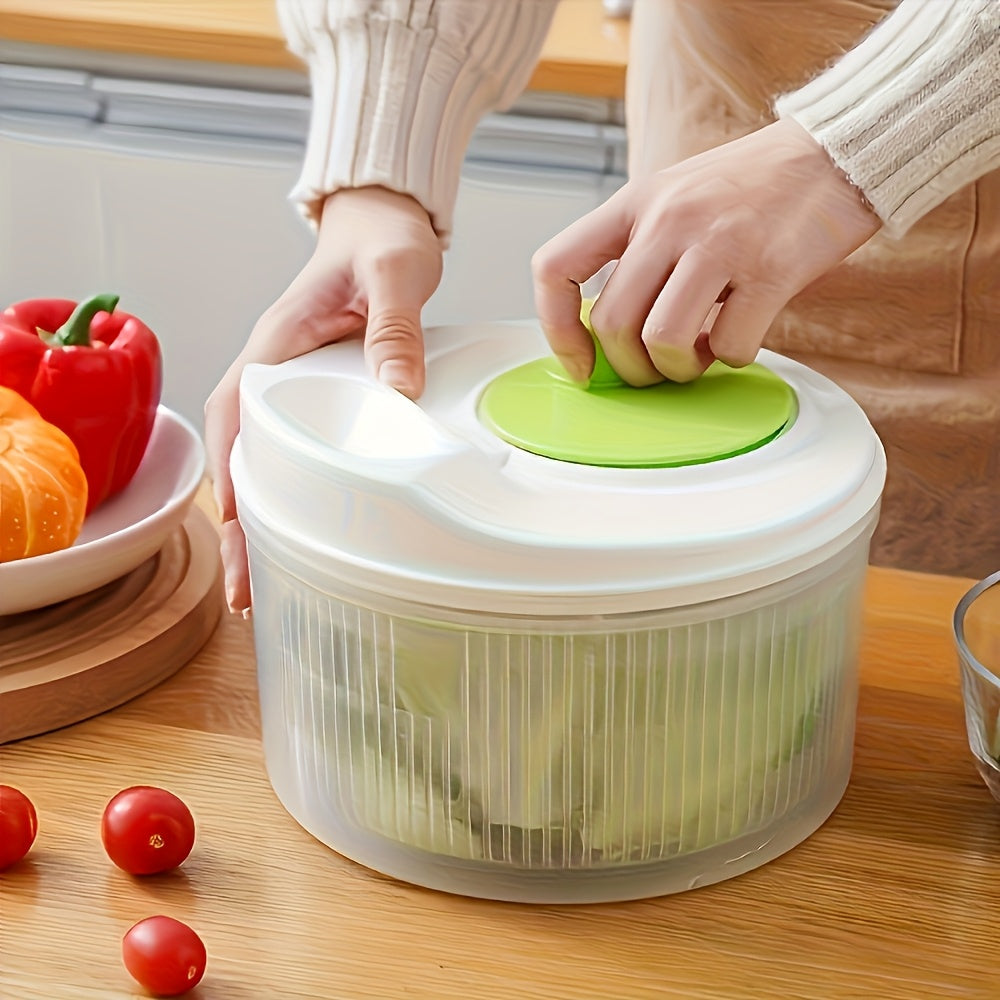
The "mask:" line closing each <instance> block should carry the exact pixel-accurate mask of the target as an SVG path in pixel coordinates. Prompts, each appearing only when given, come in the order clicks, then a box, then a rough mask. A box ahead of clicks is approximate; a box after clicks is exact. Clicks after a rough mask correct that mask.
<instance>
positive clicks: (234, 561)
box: [205, 285, 364, 612]
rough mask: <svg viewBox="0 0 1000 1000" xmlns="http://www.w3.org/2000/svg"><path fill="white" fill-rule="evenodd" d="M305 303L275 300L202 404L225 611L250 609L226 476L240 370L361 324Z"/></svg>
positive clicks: (233, 501)
mask: <svg viewBox="0 0 1000 1000" xmlns="http://www.w3.org/2000/svg"><path fill="white" fill-rule="evenodd" d="M293 287H294V285H293ZM290 291H291V289H290ZM288 294H289V293H286V295H288ZM308 301H310V300H309V299H308V298H307V299H304V300H300V299H298V298H288V299H286V298H284V297H283V298H282V299H279V300H278V302H276V303H275V304H274V305H273V306H272V307H271V308H270V309H269V310H268V311H267V312H266V313H265V314H264V315H263V316H262V317H261V318H260V320H259V321H258V322H257V325H256V326H255V327H254V329H253V332H252V333H251V335H250V338H249V339H248V340H247V343H246V346H245V347H244V348H243V350H242V351H241V352H240V354H239V355H238V356H237V358H236V360H235V361H234V362H233V363H232V365H230V367H229V369H228V370H227V372H226V374H225V375H224V376H223V377H222V379H221V381H220V382H219V384H218V385H217V386H216V388H215V389H214V390H213V392H212V394H211V395H210V396H209V397H208V400H207V402H206V403H205V457H206V465H207V470H208V475H209V477H210V478H211V480H212V493H213V496H214V498H215V504H216V508H217V510H218V514H219V519H220V521H221V522H222V549H221V551H222V563H223V567H224V569H225V576H226V601H227V603H228V605H229V610H230V611H236V612H238V611H244V610H246V609H247V608H249V607H250V574H249V569H248V567H247V558H246V543H245V540H244V537H243V532H242V529H241V528H240V525H239V522H238V521H237V519H236V497H235V494H234V492H233V482H232V478H231V476H230V473H229V460H230V456H231V454H232V450H233V444H234V442H235V441H236V435H237V434H238V433H239V429H240V398H239V393H240V378H241V376H242V374H243V369H244V368H245V367H246V366H247V365H248V364H254V363H259V364H277V363H279V362H281V361H285V360H287V359H288V358H291V357H295V356H297V355H299V354H304V353H306V352H307V351H309V350H312V349H313V348H315V347H319V346H320V345H321V344H323V343H327V342H329V341H333V340H337V339H340V338H342V337H345V336H348V335H349V334H350V333H352V332H355V331H356V330H357V329H358V328H359V326H360V325H363V323H364V320H363V318H361V317H359V316H358V315H357V314H355V313H352V312H351V311H349V310H348V309H346V308H344V307H343V306H341V309H340V311H338V312H335V313H334V314H333V315H329V314H325V313H321V314H316V313H312V312H308V311H303V310H304V309H305V308H306V307H305V306H304V305H303V303H305V302H308Z"/></svg>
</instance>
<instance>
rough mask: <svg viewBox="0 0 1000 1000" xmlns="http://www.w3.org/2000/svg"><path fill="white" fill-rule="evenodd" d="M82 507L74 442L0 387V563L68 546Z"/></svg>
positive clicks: (83, 484) (82, 479) (82, 483)
mask: <svg viewBox="0 0 1000 1000" xmlns="http://www.w3.org/2000/svg"><path fill="white" fill-rule="evenodd" d="M86 510H87V477H86V476H85V475H84V474H83V467H82V466H81V465H80V457H79V455H78V454H77V450H76V446H75V445H74V444H73V442H72V441H70V439H69V438H68V437H67V436H66V435H65V434H64V433H63V432H62V431H61V430H59V428H58V427H55V426H54V425H53V424H50V423H48V421H45V420H43V419H42V418H41V417H40V416H39V414H38V411H37V410H36V409H35V408H34V407H33V406H32V405H31V404H30V403H29V402H28V401H27V400H26V399H24V397H22V396H20V395H18V394H17V393H16V392H14V390H13V389H6V388H4V387H3V386H0V562H9V561H11V560H14V559H24V558H26V557H27V556H40V555H44V554H45V553H46V552H55V551H57V550H58V549H65V548H69V546H70V545H72V544H73V542H75V541H76V538H77V536H78V535H79V534H80V529H81V528H82V527H83V518H84V514H85V513H86Z"/></svg>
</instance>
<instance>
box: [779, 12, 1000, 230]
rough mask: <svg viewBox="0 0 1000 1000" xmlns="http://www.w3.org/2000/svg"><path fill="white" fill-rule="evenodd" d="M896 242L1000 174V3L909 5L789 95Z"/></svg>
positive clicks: (786, 113) (792, 107)
mask: <svg viewBox="0 0 1000 1000" xmlns="http://www.w3.org/2000/svg"><path fill="white" fill-rule="evenodd" d="M775 109H776V111H777V113H778V115H779V116H780V117H786V118H793V119H794V120H795V121H797V122H798V123H799V124H800V125H801V126H802V127H803V128H805V129H806V130H807V131H808V132H810V133H811V134H812V136H813V137H814V138H815V139H816V140H817V141H818V142H819V143H820V145H822V146H823V148H824V149H826V151H827V152H828V153H829V155H830V157H831V158H832V159H833V161H834V162H835V163H836V164H837V166H838V167H840V169H841V170H843V171H844V173H845V174H846V175H847V177H848V178H849V179H850V180H851V182H852V183H853V184H854V185H855V186H857V187H858V188H859V189H860V190H861V192H862V193H863V194H864V196H865V197H866V198H867V199H868V201H869V203H870V204H871V206H872V208H873V209H874V210H875V212H876V213H877V214H878V216H879V218H880V219H881V220H882V222H883V224H884V226H885V228H886V230H887V231H888V232H889V233H891V234H893V235H897V236H898V235H901V234H902V233H904V232H905V231H906V230H907V229H908V228H909V227H910V226H911V225H912V224H913V223H914V222H916V221H917V219H919V218H921V217H922V216H923V215H925V214H926V213H927V212H929V211H930V210H931V209H932V208H934V207H935V206H937V205H938V204H940V203H941V202H942V201H944V199H945V198H947V197H948V196H949V195H951V194H953V193H954V192H955V191H958V190H959V189H960V188H962V187H964V186H965V185H966V184H969V183H971V182H972V181H974V180H975V179H976V178H977V177H981V176H982V175H983V174H985V173H987V172H988V171H989V170H993V169H995V168H997V167H1000V0H902V2H901V3H900V4H899V6H898V7H897V8H896V10H895V11H894V12H893V13H892V14H890V15H889V16H888V17H886V18H885V19H884V20H883V21H882V22H881V23H880V24H878V25H877V26H876V27H875V29H874V30H873V31H872V32H871V33H870V34H869V35H868V36H867V37H866V38H865V39H864V40H863V41H862V42H861V43H860V44H859V45H858V46H857V47H856V48H854V49H852V50H851V51H850V52H848V53H847V54H846V55H845V56H844V57H843V58H841V59H840V60H839V61H838V62H837V63H836V64H835V65H834V66H833V67H832V68H830V69H829V70H827V71H826V72H824V73H823V74H821V75H820V76H818V77H817V78H816V79H814V80H813V81H812V82H810V83H809V84H807V85H806V86H805V87H803V88H802V89H801V90H798V91H796V92H795V93H792V94H788V95H785V96H784V97H782V98H780V99H779V100H778V101H777V102H776V104H775Z"/></svg>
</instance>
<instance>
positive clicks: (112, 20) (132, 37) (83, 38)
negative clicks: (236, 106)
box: [0, 0, 628, 97]
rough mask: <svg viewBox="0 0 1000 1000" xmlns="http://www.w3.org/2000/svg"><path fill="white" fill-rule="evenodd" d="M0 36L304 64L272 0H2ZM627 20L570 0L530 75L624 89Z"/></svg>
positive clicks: (539, 85)
mask: <svg viewBox="0 0 1000 1000" xmlns="http://www.w3.org/2000/svg"><path fill="white" fill-rule="evenodd" d="M0 38H6V39H10V40H12V41H18V42H31V43H36V44H42V45H55V46H69V47H73V48H84V49H95V50H98V51H109V52H119V53H130V54H134V55H144V56H157V57H165V58H171V59H197V60H205V61H209V62H221V63H238V64H244V65H248V66H262V67H271V68H275V67H277V68H292V69H296V68H301V63H300V62H299V61H298V60H297V59H296V58H295V56H293V55H292V54H291V53H290V52H289V51H288V50H287V48H286V47H285V41H284V38H283V36H282V34H281V31H280V28H279V26H278V18H277V14H276V12H275V0H142V2H140V3H135V2H128V0H0ZM627 52H628V22H627V20H618V19H614V18H609V17H605V16H604V13H603V8H602V5H601V0H563V2H562V4H561V5H560V7H559V8H558V10H557V11H556V16H555V19H554V21H553V24H552V29H551V31H550V32H549V37H548V40H547V42H546V44H545V48H544V50H543V52H542V56H541V59H540V60H539V63H538V67H537V69H536V71H535V74H534V77H533V78H532V81H531V84H530V87H531V88H533V89H536V90H557V91H565V92H568V93H575V94H583V95H587V96H592V97H622V96H623V95H624V91H625V64H626V60H627Z"/></svg>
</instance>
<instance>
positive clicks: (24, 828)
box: [0, 785, 38, 871]
mask: <svg viewBox="0 0 1000 1000" xmlns="http://www.w3.org/2000/svg"><path fill="white" fill-rule="evenodd" d="M36 833H38V816H37V814H36V813H35V807H34V806H33V805H32V804H31V799H29V798H28V796H27V795H25V794H24V792H21V791H18V789H16V788H12V787H11V786H10V785H0V871H3V869H4V868H9V867H10V866H11V865H12V864H14V862H15V861H20V860H21V858H23V857H24V856H25V854H27V853H28V851H30V850H31V845H32V844H33V843H34V842H35V834H36Z"/></svg>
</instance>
